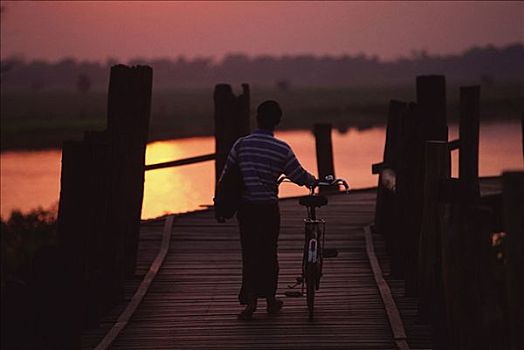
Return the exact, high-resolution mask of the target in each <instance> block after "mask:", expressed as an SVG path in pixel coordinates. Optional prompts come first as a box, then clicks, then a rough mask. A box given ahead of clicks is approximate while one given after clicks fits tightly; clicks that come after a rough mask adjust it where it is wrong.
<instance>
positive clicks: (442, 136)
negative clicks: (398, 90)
mask: <svg viewBox="0 0 524 350" xmlns="http://www.w3.org/2000/svg"><path fill="white" fill-rule="evenodd" d="M413 113H414V115H415V117H413V118H412V119H411V120H410V121H409V122H408V123H409V125H408V126H407V132H408V136H407V137H408V138H409V139H410V140H411V141H408V143H407V144H406V146H407V148H405V152H406V161H407V162H406V163H405V165H406V167H405V169H404V179H403V180H399V181H403V182H404V191H405V193H404V200H403V205H402V211H403V215H402V217H403V222H404V229H405V234H406V240H405V244H406V247H405V248H406V251H405V259H406V265H405V266H406V273H405V281H406V295H411V296H414V295H417V276H418V272H417V271H418V267H417V260H418V242H419V235H420V227H421V222H422V205H420V203H423V202H424V174H425V168H424V167H425V162H424V148H425V142H426V141H430V140H435V141H447V139H448V130H447V123H446V81H445V78H444V76H441V75H430V76H418V77H417V104H416V105H414V106H413Z"/></svg>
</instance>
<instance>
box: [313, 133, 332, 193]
mask: <svg viewBox="0 0 524 350" xmlns="http://www.w3.org/2000/svg"><path fill="white" fill-rule="evenodd" d="M313 132H314V134H315V148H316V153H317V167H318V178H319V179H321V180H324V179H325V178H326V176H328V175H333V177H334V178H336V177H335V166H334V164H333V143H332V141H331V124H315V125H314V127H313ZM333 190H338V188H333V189H328V188H325V187H324V188H322V187H321V188H320V191H321V192H328V191H333Z"/></svg>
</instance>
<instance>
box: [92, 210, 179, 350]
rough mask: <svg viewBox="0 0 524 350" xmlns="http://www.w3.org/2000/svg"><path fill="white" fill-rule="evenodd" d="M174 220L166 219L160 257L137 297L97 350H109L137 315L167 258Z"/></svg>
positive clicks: (170, 216) (152, 265) (138, 291)
mask: <svg viewBox="0 0 524 350" xmlns="http://www.w3.org/2000/svg"><path fill="white" fill-rule="evenodd" d="M173 220H174V216H173V215H169V216H168V217H166V220H165V224H164V231H163V234H162V244H161V246H160V250H159V252H158V255H157V257H156V259H155V260H154V261H153V263H152V264H151V267H150V268H149V271H148V273H147V274H146V277H145V278H144V280H143V281H142V283H140V286H139V287H138V289H137V291H136V292H135V295H134V296H133V298H132V299H131V302H130V303H129V304H128V305H127V307H126V309H125V310H124V312H123V313H122V314H121V315H120V317H118V320H117V322H116V323H115V325H114V326H113V327H112V328H111V330H110V331H109V333H107V335H106V336H105V337H104V338H103V339H102V341H101V342H100V343H99V344H98V345H97V346H96V348H95V349H96V350H105V349H109V347H110V346H111V344H112V343H113V341H114V340H115V339H116V337H117V336H118V335H119V334H120V332H122V330H123V329H124V328H125V327H126V326H127V324H128V323H129V320H130V319H131V317H132V316H133V314H134V313H135V311H136V309H137V308H138V306H139V305H140V303H141V302H142V300H143V299H144V296H145V295H146V293H147V291H148V290H149V287H150V286H151V283H152V282H153V280H154V278H155V277H156V275H157V273H158V270H159V269H160V267H161V266H162V264H163V262H164V260H165V257H166V255H167V251H168V249H169V243H170V240H171V230H172V227H173Z"/></svg>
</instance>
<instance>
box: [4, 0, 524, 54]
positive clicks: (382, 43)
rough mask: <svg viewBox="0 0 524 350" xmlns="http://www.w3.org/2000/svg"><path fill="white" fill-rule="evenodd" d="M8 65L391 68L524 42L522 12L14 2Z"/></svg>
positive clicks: (403, 5)
mask: <svg viewBox="0 0 524 350" xmlns="http://www.w3.org/2000/svg"><path fill="white" fill-rule="evenodd" d="M1 3H2V17H1V18H2V20H1V56H2V58H5V57H8V56H13V55H17V56H21V57H25V58H26V59H35V58H39V59H47V60H53V61H55V60H59V59H61V58H64V57H74V58H77V59H82V60H99V61H104V60H106V59H107V58H108V57H113V58H116V59H120V60H129V59H131V58H136V57H142V58H151V57H176V56H179V55H185V56H186V57H189V58H192V57H195V56H208V57H214V58H216V59H220V58H222V57H223V55H224V54H226V53H228V52H243V53H246V54H249V55H260V54H272V55H284V54H302V53H308V54H309V53H311V54H315V55H324V54H330V55H341V54H350V55H355V54H358V53H361V52H362V53H365V54H367V55H377V56H378V57H379V58H380V59H382V60H391V59H395V58H398V57H401V56H410V54H411V52H412V51H413V50H423V49H424V50H426V51H427V52H428V53H430V54H449V53H460V52H462V51H463V50H465V49H467V48H469V47H472V46H484V45H487V44H493V45H496V46H504V45H507V44H511V43H516V42H521V43H522V42H524V3H523V2H431V3H422V2H416V3H414V2H395V3H393V2H10V1H2V2H1Z"/></svg>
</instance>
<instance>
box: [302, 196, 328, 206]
mask: <svg viewBox="0 0 524 350" xmlns="http://www.w3.org/2000/svg"><path fill="white" fill-rule="evenodd" d="M298 203H299V204H300V205H303V206H305V207H317V208H320V207H322V206H324V205H326V204H327V203H328V199H327V197H325V196H304V197H300V198H299V200H298Z"/></svg>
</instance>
